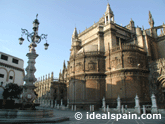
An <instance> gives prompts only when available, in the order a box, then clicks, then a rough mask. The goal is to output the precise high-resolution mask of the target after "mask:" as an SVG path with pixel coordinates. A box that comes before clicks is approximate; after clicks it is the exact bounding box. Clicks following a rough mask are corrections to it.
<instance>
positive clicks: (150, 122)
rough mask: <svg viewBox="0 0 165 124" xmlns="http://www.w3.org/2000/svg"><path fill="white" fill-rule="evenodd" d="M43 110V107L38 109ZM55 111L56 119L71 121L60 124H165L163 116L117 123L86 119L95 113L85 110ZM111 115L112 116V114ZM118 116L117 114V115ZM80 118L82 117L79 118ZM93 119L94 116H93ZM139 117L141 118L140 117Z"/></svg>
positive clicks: (107, 120)
mask: <svg viewBox="0 0 165 124" xmlns="http://www.w3.org/2000/svg"><path fill="white" fill-rule="evenodd" d="M38 108H40V109H41V108H42V107H38ZM42 109H52V108H42ZM53 110H54V116H55V117H69V118H70V119H69V121H64V122H60V124H96V123H97V124H165V115H163V114H162V116H161V119H158V120H156V119H130V120H129V119H126V120H124V119H120V120H118V121H116V120H115V119H86V118H87V112H88V117H89V115H90V114H92V113H93V112H89V111H84V110H77V111H71V110H58V109H53ZM77 112H81V113H82V115H83V117H82V119H81V120H76V119H75V117H74V116H75V113H77ZM95 113H96V114H97V113H99V114H104V113H103V112H101V111H95ZM112 113H114V112H112ZM112 113H111V114H112ZM115 114H117V113H115ZM79 117H80V116H79ZM91 117H92V116H91ZM138 117H139V116H138Z"/></svg>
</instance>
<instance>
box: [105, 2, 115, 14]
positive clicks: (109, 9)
mask: <svg viewBox="0 0 165 124" xmlns="http://www.w3.org/2000/svg"><path fill="white" fill-rule="evenodd" d="M105 13H106V14H107V13H111V14H113V11H112V10H111V7H110V5H109V3H108V4H107V9H106V12H105Z"/></svg>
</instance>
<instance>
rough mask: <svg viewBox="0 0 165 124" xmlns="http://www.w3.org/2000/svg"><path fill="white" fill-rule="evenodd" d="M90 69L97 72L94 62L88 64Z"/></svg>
mask: <svg viewBox="0 0 165 124" xmlns="http://www.w3.org/2000/svg"><path fill="white" fill-rule="evenodd" d="M88 69H89V70H95V69H96V64H95V63H94V62H92V61H90V62H89V63H88Z"/></svg>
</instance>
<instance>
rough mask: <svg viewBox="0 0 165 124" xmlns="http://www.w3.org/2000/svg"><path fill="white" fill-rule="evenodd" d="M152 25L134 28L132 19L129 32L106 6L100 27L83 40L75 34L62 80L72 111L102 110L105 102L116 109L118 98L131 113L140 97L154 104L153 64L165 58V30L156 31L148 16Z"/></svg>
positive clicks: (87, 32) (88, 31)
mask: <svg viewBox="0 0 165 124" xmlns="http://www.w3.org/2000/svg"><path fill="white" fill-rule="evenodd" d="M149 25H150V27H151V28H149V29H146V30H145V29H144V28H143V29H141V28H140V27H135V25H134V21H133V20H132V19H131V21H130V22H129V24H128V25H126V26H120V25H118V24H116V23H115V21H114V14H113V11H112V10H111V8H110V5H109V4H108V5H107V8H106V12H105V14H104V15H103V17H101V18H100V20H99V21H98V22H97V23H94V24H93V25H92V26H91V27H89V28H87V29H86V30H84V31H83V32H81V33H79V34H78V33H77V29H76V28H75V29H74V32H73V35H72V45H71V49H70V51H71V54H70V58H69V61H68V62H67V67H66V65H65V62H64V66H63V70H62V72H60V74H59V80H60V81H61V82H63V83H65V84H66V87H67V97H68V99H69V100H70V105H73V104H76V105H77V107H80V108H86V107H88V108H89V105H95V106H98V107H101V100H102V98H103V97H105V100H106V104H107V105H110V107H116V105H117V104H116V99H117V97H118V96H120V98H121V101H122V104H127V105H128V107H133V106H134V103H135V102H134V98H135V96H136V94H137V95H138V97H139V100H140V104H141V105H142V104H149V103H150V102H151V101H150V90H149V89H151V88H150V87H151V86H150V84H151V82H150V81H149V80H150V77H151V75H153V74H152V73H150V64H151V63H152V62H154V61H156V60H158V59H160V58H164V57H165V55H164V52H163V51H164V47H162V44H164V43H165V41H164V38H165V24H163V25H160V26H157V27H155V26H154V20H153V18H152V15H151V12H149ZM158 29H160V30H161V34H160V35H158V34H157V30H158Z"/></svg>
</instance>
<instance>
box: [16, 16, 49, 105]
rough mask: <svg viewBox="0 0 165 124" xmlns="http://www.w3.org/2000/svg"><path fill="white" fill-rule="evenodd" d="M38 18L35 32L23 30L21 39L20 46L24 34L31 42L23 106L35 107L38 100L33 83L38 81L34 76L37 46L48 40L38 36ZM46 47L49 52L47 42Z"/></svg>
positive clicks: (34, 26) (42, 35) (34, 25)
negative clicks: (35, 100)
mask: <svg viewBox="0 0 165 124" xmlns="http://www.w3.org/2000/svg"><path fill="white" fill-rule="evenodd" d="M37 17H38V14H37V15H36V19H35V20H34V21H33V32H32V33H29V32H28V30H26V29H21V30H22V35H21V38H19V44H20V45H22V43H23V41H24V38H22V36H23V35H24V34H25V35H27V40H28V41H29V42H30V45H29V53H27V54H26V56H27V57H28V59H29V61H28V66H27V67H26V72H27V74H26V75H25V77H24V81H25V82H26V83H25V85H24V86H23V94H22V100H23V105H26V104H31V105H34V104H33V101H34V99H35V98H36V96H35V94H34V89H35V88H36V87H35V85H34V84H33V83H34V82H35V81H36V80H37V79H36V78H35V76H34V73H35V71H36V68H35V66H34V64H35V59H36V58H37V56H38V54H36V50H35V47H37V44H39V43H40V42H41V40H42V39H45V40H46V39H47V35H46V34H41V36H39V35H38V27H39V21H38V19H37ZM44 46H45V50H47V49H48V46H49V44H48V43H47V40H46V43H45V44H44Z"/></svg>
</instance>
